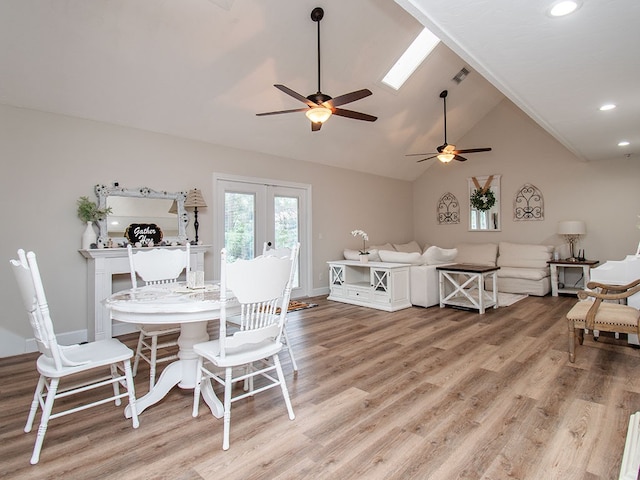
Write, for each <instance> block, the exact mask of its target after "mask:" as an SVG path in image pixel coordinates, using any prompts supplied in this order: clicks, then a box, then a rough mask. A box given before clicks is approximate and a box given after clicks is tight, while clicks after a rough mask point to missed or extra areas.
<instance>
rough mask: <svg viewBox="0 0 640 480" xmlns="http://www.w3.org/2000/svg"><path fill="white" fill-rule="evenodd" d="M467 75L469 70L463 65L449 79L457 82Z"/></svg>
mask: <svg viewBox="0 0 640 480" xmlns="http://www.w3.org/2000/svg"><path fill="white" fill-rule="evenodd" d="M467 75H469V70H467V69H466V68H464V67H463V68H462V70H460V71H459V72H458V73H456V76H455V77H453V78H452V79H451V80H453V81H454V82H456V83H458V84H459V83H461V82H462V81H463V80H464V79H465V78H466V77H467Z"/></svg>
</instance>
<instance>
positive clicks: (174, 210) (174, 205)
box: [169, 200, 178, 213]
mask: <svg viewBox="0 0 640 480" xmlns="http://www.w3.org/2000/svg"><path fill="white" fill-rule="evenodd" d="M169 213H178V202H176V201H175V200H174V201H173V203H172V204H171V206H170V207H169Z"/></svg>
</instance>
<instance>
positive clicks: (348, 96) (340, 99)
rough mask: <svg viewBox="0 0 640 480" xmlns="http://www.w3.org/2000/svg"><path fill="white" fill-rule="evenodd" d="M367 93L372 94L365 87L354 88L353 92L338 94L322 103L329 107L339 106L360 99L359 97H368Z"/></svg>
mask: <svg viewBox="0 0 640 480" xmlns="http://www.w3.org/2000/svg"><path fill="white" fill-rule="evenodd" d="M369 95H373V94H372V93H371V90H369V89H367V88H363V89H362V90H356V91H355V92H350V93H345V94H344V95H339V96H337V97H335V98H333V99H331V100H329V101H327V102H324V104H323V105H326V106H327V107H329V108H334V107H339V106H340V105H345V104H347V103H351V102H355V101H356V100H360V99H361V98H365V97H368V96H369Z"/></svg>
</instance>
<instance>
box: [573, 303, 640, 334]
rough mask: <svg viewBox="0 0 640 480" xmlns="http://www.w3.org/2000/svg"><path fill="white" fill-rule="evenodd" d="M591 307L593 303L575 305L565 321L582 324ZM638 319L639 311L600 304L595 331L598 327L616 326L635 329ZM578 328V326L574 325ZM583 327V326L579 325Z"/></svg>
mask: <svg viewBox="0 0 640 480" xmlns="http://www.w3.org/2000/svg"><path fill="white" fill-rule="evenodd" d="M592 306H593V302H590V301H586V300H585V301H581V302H578V303H576V304H575V305H574V306H573V307H572V308H571V310H569V312H568V313H567V319H569V320H574V321H577V322H584V321H585V319H586V318H587V312H588V311H589V309H590V308H591V307H592ZM639 319H640V310H638V309H637V308H634V307H630V306H628V305H621V304H619V303H605V302H603V303H601V304H600V306H599V307H598V310H597V312H596V317H595V329H596V330H597V329H598V325H610V326H613V325H618V326H620V327H637V326H638V320H639ZM576 326H578V325H576ZM581 326H582V327H584V326H583V325H581Z"/></svg>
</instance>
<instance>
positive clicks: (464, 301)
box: [436, 263, 500, 314]
mask: <svg viewBox="0 0 640 480" xmlns="http://www.w3.org/2000/svg"><path fill="white" fill-rule="evenodd" d="M499 269H500V267H491V266H486V265H470V264H464V263H457V264H455V265H443V266H441V267H436V270H438V274H439V277H440V308H444V307H445V305H451V306H458V307H464V308H474V309H477V310H478V313H480V314H483V313H484V312H485V310H486V309H487V308H489V307H493V308H498V285H497V278H496V272H497V271H498V270H499ZM486 278H490V279H491V280H492V282H493V289H492V291H491V292H487V291H486V290H485V289H484V282H485V279H486ZM449 289H452V291H451V292H449V293H447V292H448V290H449Z"/></svg>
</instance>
